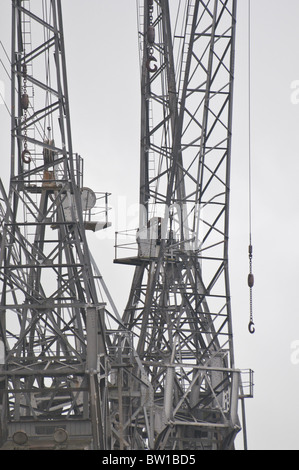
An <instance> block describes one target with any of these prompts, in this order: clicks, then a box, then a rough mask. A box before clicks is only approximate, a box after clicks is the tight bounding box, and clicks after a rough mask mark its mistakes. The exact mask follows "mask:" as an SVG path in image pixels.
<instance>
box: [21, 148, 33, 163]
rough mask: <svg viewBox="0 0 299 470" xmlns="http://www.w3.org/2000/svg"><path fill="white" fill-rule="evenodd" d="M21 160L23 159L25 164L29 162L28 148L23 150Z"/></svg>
mask: <svg viewBox="0 0 299 470" xmlns="http://www.w3.org/2000/svg"><path fill="white" fill-rule="evenodd" d="M26 155H27V157H26ZM22 160H23V162H24V163H27V164H29V163H30V162H31V153H30V152H29V150H27V149H25V150H23V152H22Z"/></svg>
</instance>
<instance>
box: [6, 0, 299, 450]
mask: <svg viewBox="0 0 299 470" xmlns="http://www.w3.org/2000/svg"><path fill="white" fill-rule="evenodd" d="M10 4H11V2H10V1H7V0H0V40H1V41H2V43H3V44H4V46H5V48H6V49H7V50H8V51H9V49H10V17H11V13H10ZM62 5H63V12H64V26H65V42H66V53H67V65H68V81H69V93H70V104H71V119H72V130H73V143H74V149H75V151H76V152H78V153H80V154H81V155H82V157H84V161H85V185H86V186H89V187H90V188H92V189H93V190H95V191H108V192H111V193H112V194H113V196H112V198H111V205H112V206H113V207H114V208H115V212H114V213H115V217H114V218H115V219H116V223H115V224H114V227H112V228H111V229H109V230H108V231H107V233H106V234H105V236H104V237H103V236H101V235H94V234H93V235H92V236H89V242H90V246H91V250H92V252H93V253H94V255H95V258H96V261H97V263H98V266H99V269H100V271H101V272H102V274H103V276H104V278H105V281H106V283H107V284H108V287H109V289H110V292H111V294H112V296H113V298H114V301H115V302H116V304H117V306H118V309H119V310H120V312H121V311H122V310H123V308H124V306H125V302H126V298H127V295H128V292H129V288H130V282H131V277H132V274H133V271H132V270H131V268H125V267H122V266H118V265H114V264H113V256H114V248H113V245H114V232H115V231H116V230H121V229H125V228H126V227H122V226H121V224H122V218H121V216H122V212H123V211H122V208H123V207H124V205H126V207H132V205H134V204H137V203H138V185H139V108H140V106H139V103H140V88H139V59H138V41H137V21H136V16H137V15H136V3H135V0H114V1H107V0H106V1H104V0H85V1H83V0H62ZM247 5H248V3H247V0H238V16H237V20H238V24H237V44H236V71H235V96H234V125H233V154H232V185H231V190H232V192H231V213H230V221H231V229H230V277H231V293H232V307H233V325H234V342H235V356H236V365H237V367H238V368H240V369H247V368H251V369H253V370H254V371H255V398H254V399H253V400H248V401H247V403H246V414H247V430H248V443H249V448H250V449H251V450H255V449H262V450H276V449H277V450H298V449H299V433H298V423H299V364H297V362H298V361H297V360H296V359H297V358H298V357H299V354H298V355H297V356H296V354H295V355H294V353H295V352H296V350H294V349H292V347H296V346H297V349H299V347H298V345H296V341H298V344H299V311H298V310H299V309H298V301H297V296H298V280H299V279H298V266H299V248H298V229H299V208H298V201H299V198H298V196H299V194H298V193H299V185H298V176H299V132H298V131H299V104H297V99H298V98H299V93H297V95H296V93H295V91H296V90H294V89H292V84H293V86H297V87H298V88H299V82H298V83H297V84H296V81H299V28H298V18H299V2H298V0H285V1H281V0H251V5H252V154H253V244H254V273H255V280H256V284H255V287H254V319H255V324H256V333H255V335H254V336H251V335H249V333H248V330H247V325H248V320H249V294H248V287H247V274H248V80H247V76H248V69H247V62H248V55H247V48H248V43H247V34H248V30H247V20H248V18H247ZM0 58H1V59H2V60H5V57H4V53H3V50H2V49H1V50H0ZM0 81H1V82H0V83H4V87H5V98H6V100H7V103H9V81H8V79H7V77H6V75H5V71H4V69H3V67H1V65H0ZM1 86H2V85H1ZM0 91H1V90H0ZM296 98H297V99H296ZM9 128H10V121H9V115H8V112H7V110H6V108H5V106H4V105H2V106H0V136H1V138H0V162H1V175H0V177H1V178H2V180H3V181H4V183H5V185H6V187H7V188H8V179H9V173H8V172H9V153H10V150H9V144H10V129H9ZM112 215H113V214H112ZM128 218H131V220H130V224H133V225H134V211H132V212H131V213H129V214H128ZM125 222H126V221H125V220H124V224H125ZM131 228H132V227H131ZM237 445H238V448H241V436H240V437H239V438H238V441H237Z"/></svg>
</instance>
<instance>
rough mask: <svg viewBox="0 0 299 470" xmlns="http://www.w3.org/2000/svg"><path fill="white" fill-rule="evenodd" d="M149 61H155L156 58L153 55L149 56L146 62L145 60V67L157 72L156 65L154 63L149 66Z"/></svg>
mask: <svg viewBox="0 0 299 470" xmlns="http://www.w3.org/2000/svg"><path fill="white" fill-rule="evenodd" d="M151 62H157V59H156V57H154V56H153V55H151V56H149V58H148V59H147V62H146V68H147V70H148V71H149V72H157V70H158V67H157V66H156V64H155V65H154V66H153V67H151V65H150V64H151Z"/></svg>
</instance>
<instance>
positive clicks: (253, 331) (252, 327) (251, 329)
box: [248, 321, 255, 335]
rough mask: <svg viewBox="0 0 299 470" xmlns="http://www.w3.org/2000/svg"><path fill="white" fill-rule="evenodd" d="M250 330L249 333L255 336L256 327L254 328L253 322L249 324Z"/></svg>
mask: <svg viewBox="0 0 299 470" xmlns="http://www.w3.org/2000/svg"><path fill="white" fill-rule="evenodd" d="M248 330H249V333H250V334H251V335H253V334H254V333H255V326H254V323H253V321H251V322H250V323H249V325H248Z"/></svg>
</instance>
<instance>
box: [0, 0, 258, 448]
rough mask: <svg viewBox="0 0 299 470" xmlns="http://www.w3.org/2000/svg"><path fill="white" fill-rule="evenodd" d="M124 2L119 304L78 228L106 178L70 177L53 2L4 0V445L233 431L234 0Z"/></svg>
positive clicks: (204, 436)
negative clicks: (130, 241)
mask: <svg viewBox="0 0 299 470" xmlns="http://www.w3.org/2000/svg"><path fill="white" fill-rule="evenodd" d="M137 9H138V19H139V39H140V57H141V98H142V99H141V103H142V106H141V152H140V155H141V159H140V224H139V227H138V229H137V231H136V234H134V237H135V240H134V243H135V244H136V253H135V254H134V256H132V255H131V256H126V257H124V256H123V257H121V256H117V257H116V259H115V262H117V263H122V264H129V265H134V266H136V268H135V273H134V277H133V282H132V288H131V292H130V295H129V300H128V303H127V306H126V309H125V311H124V314H123V316H122V317H120V315H119V314H118V312H117V309H116V307H115V305H114V303H113V300H112V298H111V296H110V294H109V291H108V289H107V287H106V285H105V283H104V281H103V279H102V276H101V274H100V272H99V270H98V268H97V266H96V264H95V262H94V260H93V257H92V255H91V253H90V251H89V248H88V243H87V237H86V231H87V230H92V231H96V230H99V229H104V228H106V227H107V226H108V221H107V210H108V208H107V194H100V193H94V192H93V191H92V190H90V189H89V188H86V187H85V186H84V184H83V160H82V158H81V157H80V156H79V155H78V154H75V153H74V152H73V148H72V136H71V123H70V111H69V100H68V89H67V73H66V72H67V71H66V62H65V50H64V38H63V24H62V11H61V0H12V58H11V62H12V98H11V100H12V102H11V110H12V120H11V129H12V135H11V149H12V150H11V179H10V187H9V192H8V194H6V191H5V188H4V187H3V185H2V183H1V182H0V198H1V201H0V202H1V204H0V223H1V230H0V243H1V251H0V280H1V283H2V292H1V304H0V412H1V421H0V433H1V434H0V446H1V448H2V449H15V448H17V449H19V448H29V449H34V448H36V449H49V448H51V449H52V448H53V449H55V448H58V449H83V448H84V449H110V450H116V449H120V450H125V449H128V450H136V449H138V450H142V449H158V450H165V449H166V450H170V449H174V450H186V449H190V450H201V449H207V450H210V449H217V450H220V449H232V448H233V447H234V439H235V436H236V434H237V433H238V432H239V430H240V422H239V418H238V401H239V398H241V399H242V400H243V399H244V398H245V396H246V395H248V394H247V393H246V390H244V387H243V386H242V382H241V372H240V371H239V370H237V369H236V368H235V362H234V352H233V336H232V318H231V304H230V291H229V276H228V232H229V224H228V222H229V191H230V159H231V129H232V98H233V76H234V73H233V72H234V45H235V23H236V0H171V2H169V0H138V1H137ZM34 38H36V39H34ZM97 205H99V206H100V208H97ZM95 214H96V215H95ZM99 215H100V216H99ZM130 248H131V246H130ZM251 378H252V377H251V374H250V375H249V379H250V380H249V382H248V385H249V389H250V390H251V384H252V381H251ZM250 393H251V392H250Z"/></svg>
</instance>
